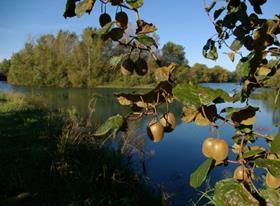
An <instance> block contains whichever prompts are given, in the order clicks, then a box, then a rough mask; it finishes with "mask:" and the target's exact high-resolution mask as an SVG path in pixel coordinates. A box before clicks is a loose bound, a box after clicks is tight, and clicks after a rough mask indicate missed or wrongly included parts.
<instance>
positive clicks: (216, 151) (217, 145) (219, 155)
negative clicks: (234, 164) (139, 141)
mask: <svg viewBox="0 0 280 206" xmlns="http://www.w3.org/2000/svg"><path fill="white" fill-rule="evenodd" d="M227 156H228V144H227V142H226V141H225V140H223V139H215V142H214V146H213V151H212V158H213V159H214V160H216V161H223V160H225V159H226V158H227Z"/></svg>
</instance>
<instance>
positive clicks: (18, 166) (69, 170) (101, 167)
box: [0, 93, 161, 206]
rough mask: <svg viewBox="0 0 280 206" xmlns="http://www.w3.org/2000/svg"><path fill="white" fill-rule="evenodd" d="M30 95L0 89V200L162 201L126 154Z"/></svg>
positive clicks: (64, 202)
mask: <svg viewBox="0 0 280 206" xmlns="http://www.w3.org/2000/svg"><path fill="white" fill-rule="evenodd" d="M27 99H28V100H27ZM30 101H31V98H29V97H26V96H21V95H10V94H2V93H1V94H0V205H7V206H9V205H96V206H97V205H125V206H126V205H127V206H128V205H143V206H144V205H161V201H160V198H159V197H158V196H156V195H155V194H152V193H151V188H150V186H149V185H146V184H144V183H143V182H142V181H141V178H140V177H139V175H137V174H136V173H135V172H134V171H133V170H132V169H131V167H130V166H131V162H130V161H129V160H128V159H129V158H127V157H126V156H125V155H122V154H120V153H119V152H117V151H116V150H113V149H111V148H110V146H108V144H106V145H101V144H100V142H99V141H98V140H95V139H93V138H91V137H89V136H86V135H85V136H83V133H82V132H79V128H80V126H79V125H78V123H77V122H73V121H72V120H69V119H68V118H67V117H65V116H64V115H61V114H58V113H54V112H49V111H48V110H47V109H44V108H42V107H39V106H38V104H37V103H36V104H37V105H33V104H32V102H30ZM77 125H78V126H77ZM77 136H79V139H78V140H77Z"/></svg>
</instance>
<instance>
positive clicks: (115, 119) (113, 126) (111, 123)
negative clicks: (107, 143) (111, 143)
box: [94, 114, 124, 136]
mask: <svg viewBox="0 0 280 206" xmlns="http://www.w3.org/2000/svg"><path fill="white" fill-rule="evenodd" d="M123 122H124V118H123V116H121V115H119V114H118V115H116V116H112V117H110V118H109V119H107V121H106V122H104V123H103V124H102V125H101V126H100V127H99V128H98V129H97V131H96V132H95V133H94V136H104V135H106V134H108V133H109V132H110V131H112V130H118V129H120V128H121V126H122V125H123Z"/></svg>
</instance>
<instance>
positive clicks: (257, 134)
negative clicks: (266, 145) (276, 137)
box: [217, 115, 273, 141]
mask: <svg viewBox="0 0 280 206" xmlns="http://www.w3.org/2000/svg"><path fill="white" fill-rule="evenodd" d="M217 117H218V119H221V120H223V121H224V122H226V123H228V124H229V125H231V126H233V127H235V126H236V124H234V123H233V122H231V121H230V120H229V119H226V118H224V117H222V116H220V115H218V116H217ZM253 135H255V136H258V137H262V138H264V139H266V140H270V141H272V140H273V139H272V138H271V137H270V136H269V135H267V134H261V133H258V132H255V131H253Z"/></svg>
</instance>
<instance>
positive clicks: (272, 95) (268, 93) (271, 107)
mask: <svg viewBox="0 0 280 206" xmlns="http://www.w3.org/2000/svg"><path fill="white" fill-rule="evenodd" d="M278 92H279V91H278V90H272V89H269V90H265V91H262V92H260V93H258V94H255V95H254V96H253V98H254V99H258V100H261V101H262V103H263V106H264V107H265V108H266V109H267V110H268V111H271V112H272V122H273V124H274V125H276V124H279V122H280V97H279V96H278V98H277V93H278ZM278 95H279V94H278Z"/></svg>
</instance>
